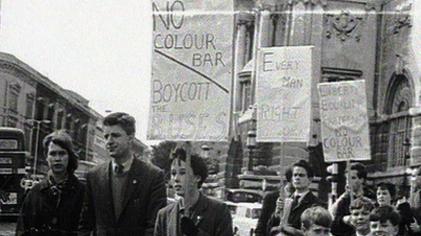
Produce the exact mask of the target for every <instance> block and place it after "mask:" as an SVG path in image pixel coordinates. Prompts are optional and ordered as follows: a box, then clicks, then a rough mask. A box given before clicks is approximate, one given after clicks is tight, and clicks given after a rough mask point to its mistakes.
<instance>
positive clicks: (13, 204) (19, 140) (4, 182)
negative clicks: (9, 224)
mask: <svg viewBox="0 0 421 236" xmlns="http://www.w3.org/2000/svg"><path fill="white" fill-rule="evenodd" d="M27 156H29V154H28V152H27V151H26V149H25V135H24V133H23V131H22V130H20V129H16V128H9V127H0V216H17V215H18V213H19V210H20V206H21V204H22V201H23V195H24V189H23V188H22V187H21V180H22V179H23V178H24V177H25V175H26V171H25V159H26V157H27Z"/></svg>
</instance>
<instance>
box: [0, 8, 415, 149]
mask: <svg viewBox="0 0 421 236" xmlns="http://www.w3.org/2000/svg"><path fill="white" fill-rule="evenodd" d="M0 2H1V25H0V50H1V51H3V52H7V53H10V54H13V55H14V56H16V57H17V58H18V59H20V60H22V61H23V62H25V63H26V64H28V65H29V66H31V67H32V68H34V69H35V70H37V71H39V72H40V73H42V74H44V75H45V76H47V77H48V78H49V79H51V80H52V81H54V82H56V83H57V84H59V85H60V86H62V87H64V88H66V89H71V90H73V91H75V92H77V93H79V94H80V95H82V96H84V97H85V98H87V99H88V100H89V101H90V105H91V107H92V108H94V109H95V110H96V111H98V112H99V113H101V114H103V115H105V114H106V113H105V111H106V110H111V111H125V112H128V113H130V114H133V115H134V116H135V118H136V120H137V124H138V127H137V129H138V131H137V137H138V138H140V139H141V140H142V141H144V142H146V143H149V144H151V143H156V142H148V141H147V140H146V126H147V119H148V110H149V105H148V104H149V90H150V88H149V87H150V70H151V65H150V64H151V39H152V16H151V14H152V12H151V11H152V10H151V1H150V0H125V1H118V0H30V1H28V0H0ZM417 3H418V1H417V2H416V3H413V4H414V5H413V8H414V9H415V11H416V12H417V17H420V15H419V13H420V12H421V4H419V3H418V4H417ZM418 22H421V21H419V20H418V21H414V22H413V28H412V29H413V31H414V32H413V34H412V37H415V40H412V47H413V48H414V49H415V52H416V53H415V57H416V58H417V59H418V60H417V62H421V56H420V53H419V51H420V50H421V48H420V44H419V43H418V42H420V41H421V26H420V24H419V23H418Z"/></svg>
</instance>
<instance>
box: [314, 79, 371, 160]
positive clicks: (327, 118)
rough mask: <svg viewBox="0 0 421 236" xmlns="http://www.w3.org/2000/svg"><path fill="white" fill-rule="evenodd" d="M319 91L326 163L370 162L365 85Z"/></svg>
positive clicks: (345, 84) (338, 84)
mask: <svg viewBox="0 0 421 236" xmlns="http://www.w3.org/2000/svg"><path fill="white" fill-rule="evenodd" d="M317 87H318V91H319V96H320V116H321V123H322V126H321V129H322V144H323V153H324V157H325V161H326V162H338V161H347V160H370V142H369V136H368V116H367V96H366V90H365V81H364V80H358V81H345V82H334V83H320V84H318V85H317Z"/></svg>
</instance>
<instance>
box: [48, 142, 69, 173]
mask: <svg viewBox="0 0 421 236" xmlns="http://www.w3.org/2000/svg"><path fill="white" fill-rule="evenodd" d="M47 162H48V166H49V167H50V169H51V171H52V172H53V174H63V173H65V172H66V171H67V166H68V165H69V153H68V152H67V150H66V149H64V148H62V147H61V146H59V145H57V144H55V143H53V142H50V144H49V145H48V152H47Z"/></svg>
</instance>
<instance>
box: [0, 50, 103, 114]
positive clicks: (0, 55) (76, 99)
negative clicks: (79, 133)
mask: <svg viewBox="0 0 421 236" xmlns="http://www.w3.org/2000/svg"><path fill="white" fill-rule="evenodd" d="M0 64H6V65H8V66H11V67H13V68H15V69H17V70H19V71H20V72H22V73H24V74H25V75H27V76H28V77H29V78H31V79H33V80H34V81H36V82H38V83H40V84H42V85H43V86H45V87H46V88H48V89H50V90H52V91H53V92H55V93H57V94H60V95H61V96H63V97H64V98H65V99H66V100H67V101H68V102H69V103H71V104H72V105H74V106H75V107H77V108H79V109H81V110H82V111H84V112H85V113H87V114H89V115H90V116H92V117H95V116H94V114H92V113H91V109H90V108H89V106H88V104H89V100H87V99H86V98H84V97H82V96H80V95H79V94H77V93H75V92H73V91H71V90H67V89H64V88H62V87H60V86H59V85H58V84H56V83H55V82H53V81H52V80H50V79H49V78H47V77H46V76H44V75H43V74H41V73H39V72H38V71H36V70H35V69H33V68H32V67H30V66H29V65H27V64H26V63H24V62H23V61H21V60H19V59H18V58H17V57H15V56H13V55H11V54H8V53H4V52H0Z"/></svg>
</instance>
